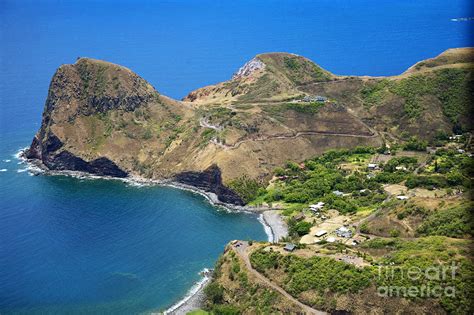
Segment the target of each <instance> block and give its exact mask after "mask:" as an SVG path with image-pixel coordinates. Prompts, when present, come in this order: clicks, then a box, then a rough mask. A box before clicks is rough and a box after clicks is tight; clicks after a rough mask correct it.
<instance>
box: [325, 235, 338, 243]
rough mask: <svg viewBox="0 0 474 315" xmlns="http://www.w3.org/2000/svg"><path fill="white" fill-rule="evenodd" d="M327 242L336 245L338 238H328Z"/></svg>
mask: <svg viewBox="0 0 474 315" xmlns="http://www.w3.org/2000/svg"><path fill="white" fill-rule="evenodd" d="M326 242H328V243H334V242H336V238H334V237H332V236H331V237H328V238H327V239H326Z"/></svg>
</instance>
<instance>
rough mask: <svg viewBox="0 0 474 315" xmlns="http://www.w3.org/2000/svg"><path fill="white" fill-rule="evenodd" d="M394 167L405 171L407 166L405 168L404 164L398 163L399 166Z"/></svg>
mask: <svg viewBox="0 0 474 315" xmlns="http://www.w3.org/2000/svg"><path fill="white" fill-rule="evenodd" d="M395 169H396V170H397V171H406V170H407V168H406V167H405V166H402V165H400V166H395Z"/></svg>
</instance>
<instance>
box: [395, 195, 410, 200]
mask: <svg viewBox="0 0 474 315" xmlns="http://www.w3.org/2000/svg"><path fill="white" fill-rule="evenodd" d="M397 199H398V200H407V199H408V196H403V195H400V196H397Z"/></svg>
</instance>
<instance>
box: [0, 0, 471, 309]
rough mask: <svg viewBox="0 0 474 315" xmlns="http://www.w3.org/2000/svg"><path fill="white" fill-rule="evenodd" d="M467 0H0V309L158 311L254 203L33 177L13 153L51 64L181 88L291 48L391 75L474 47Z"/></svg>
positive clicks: (352, 70) (356, 70)
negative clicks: (224, 206)
mask: <svg viewBox="0 0 474 315" xmlns="http://www.w3.org/2000/svg"><path fill="white" fill-rule="evenodd" d="M469 5H470V1H469V0H449V1H439V0H434V1H413V0H397V1H380V0H371V1H349V0H345V1H343V0H321V1H314V0H305V1H294V0H285V1H276V0H275V1H267V0H265V1H255V0H245V1H214V0H212V1H211V0H200V1H194V0H190V1H117V0H114V1H105V0H103V1H86V0H81V1H65V0H63V1H59V0H57V1H41V0H32V1H22V0H0V170H1V172H0V313H1V314H9V313H17V312H25V313H33V312H37V313H43V314H44V313H61V314H63V313H74V312H77V313H88V314H94V313H97V314H103V313H125V314H135V313H140V312H149V311H152V310H163V309H166V308H167V307H169V306H170V305H171V304H173V303H175V302H176V301H178V300H179V299H180V298H181V297H182V296H183V295H185V294H186V292H187V291H188V290H189V289H190V287H191V286H192V285H193V283H194V282H195V281H198V280H199V279H200V276H199V275H198V272H199V271H200V270H202V269H203V268H205V267H212V266H213V264H214V262H215V260H216V258H217V257H218V255H219V254H220V253H221V251H222V249H223V247H224V245H225V244H226V243H227V242H228V241H229V240H231V239H235V238H240V239H247V238H255V239H260V240H263V239H266V235H265V233H264V231H263V228H262V226H261V225H260V223H259V222H258V221H257V220H256V217H255V216H252V215H248V214H242V213H227V212H225V211H222V210H218V209H216V208H214V207H212V206H210V205H209V204H208V203H207V202H206V201H205V200H204V199H203V198H202V197H200V196H197V195H194V194H192V193H189V192H184V191H180V190H176V189H172V188H163V187H135V186H131V185H128V184H126V183H122V182H119V181H107V180H85V179H77V178H68V177H60V176H58V177H48V176H30V175H29V174H28V172H26V171H24V170H25V165H22V164H17V163H18V162H19V161H18V160H17V159H15V158H14V154H15V153H16V152H18V150H19V149H21V148H24V147H26V146H27V145H29V143H30V141H31V139H32V137H33V135H34V133H35V132H36V131H37V129H38V127H39V124H40V120H41V113H42V110H43V105H44V101H45V98H46V95H47V91H48V84H49V80H50V78H51V76H52V75H53V73H54V71H55V70H56V68H57V67H58V66H59V65H61V64H63V63H73V62H74V61H75V60H76V58H77V57H78V56H87V57H92V58H99V59H105V60H108V61H111V62H114V63H118V64H121V65H124V66H127V67H129V68H131V69H132V70H134V71H135V72H137V73H138V74H139V75H141V76H143V77H144V78H145V79H146V80H148V81H149V82H150V83H151V84H153V85H154V86H155V87H156V89H157V90H158V91H160V92H161V93H163V94H166V95H169V96H171V97H174V98H181V97H183V96H185V95H186V94H187V93H188V92H189V91H191V90H193V89H195V88H198V87H201V86H204V85H208V84H212V83H216V82H219V81H223V80H226V79H228V78H229V77H230V76H231V75H232V73H233V72H234V71H235V70H236V69H238V67H240V66H241V65H242V64H244V63H245V62H246V61H247V60H249V59H251V58H252V57H253V56H254V55H256V54H258V53H262V52H270V51H286V52H292V53H297V54H300V55H303V56H306V57H308V58H310V59H312V60H314V61H315V62H317V63H318V64H320V65H321V66H323V67H324V68H326V69H328V70H330V71H332V72H334V73H337V74H351V75H393V74H398V73H401V72H403V71H404V70H405V69H406V68H408V67H409V66H411V65H412V64H414V63H415V62H417V61H419V60H421V59H425V58H429V57H433V56H435V55H437V54H439V53H441V52H442V51H444V50H445V49H448V48H452V47H463V46H473V39H474V36H472V35H473V27H474V21H461V22H456V21H452V19H455V18H462V17H472V16H473V15H474V13H472V7H469Z"/></svg>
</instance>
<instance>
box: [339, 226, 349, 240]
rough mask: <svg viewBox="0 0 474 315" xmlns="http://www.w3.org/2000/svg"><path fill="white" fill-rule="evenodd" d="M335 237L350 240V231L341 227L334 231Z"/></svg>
mask: <svg viewBox="0 0 474 315" xmlns="http://www.w3.org/2000/svg"><path fill="white" fill-rule="evenodd" d="M336 235H337V236H339V237H344V238H351V237H352V231H351V230H349V229H348V228H347V227H345V226H341V227H340V228H338V229H337V230H336Z"/></svg>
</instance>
